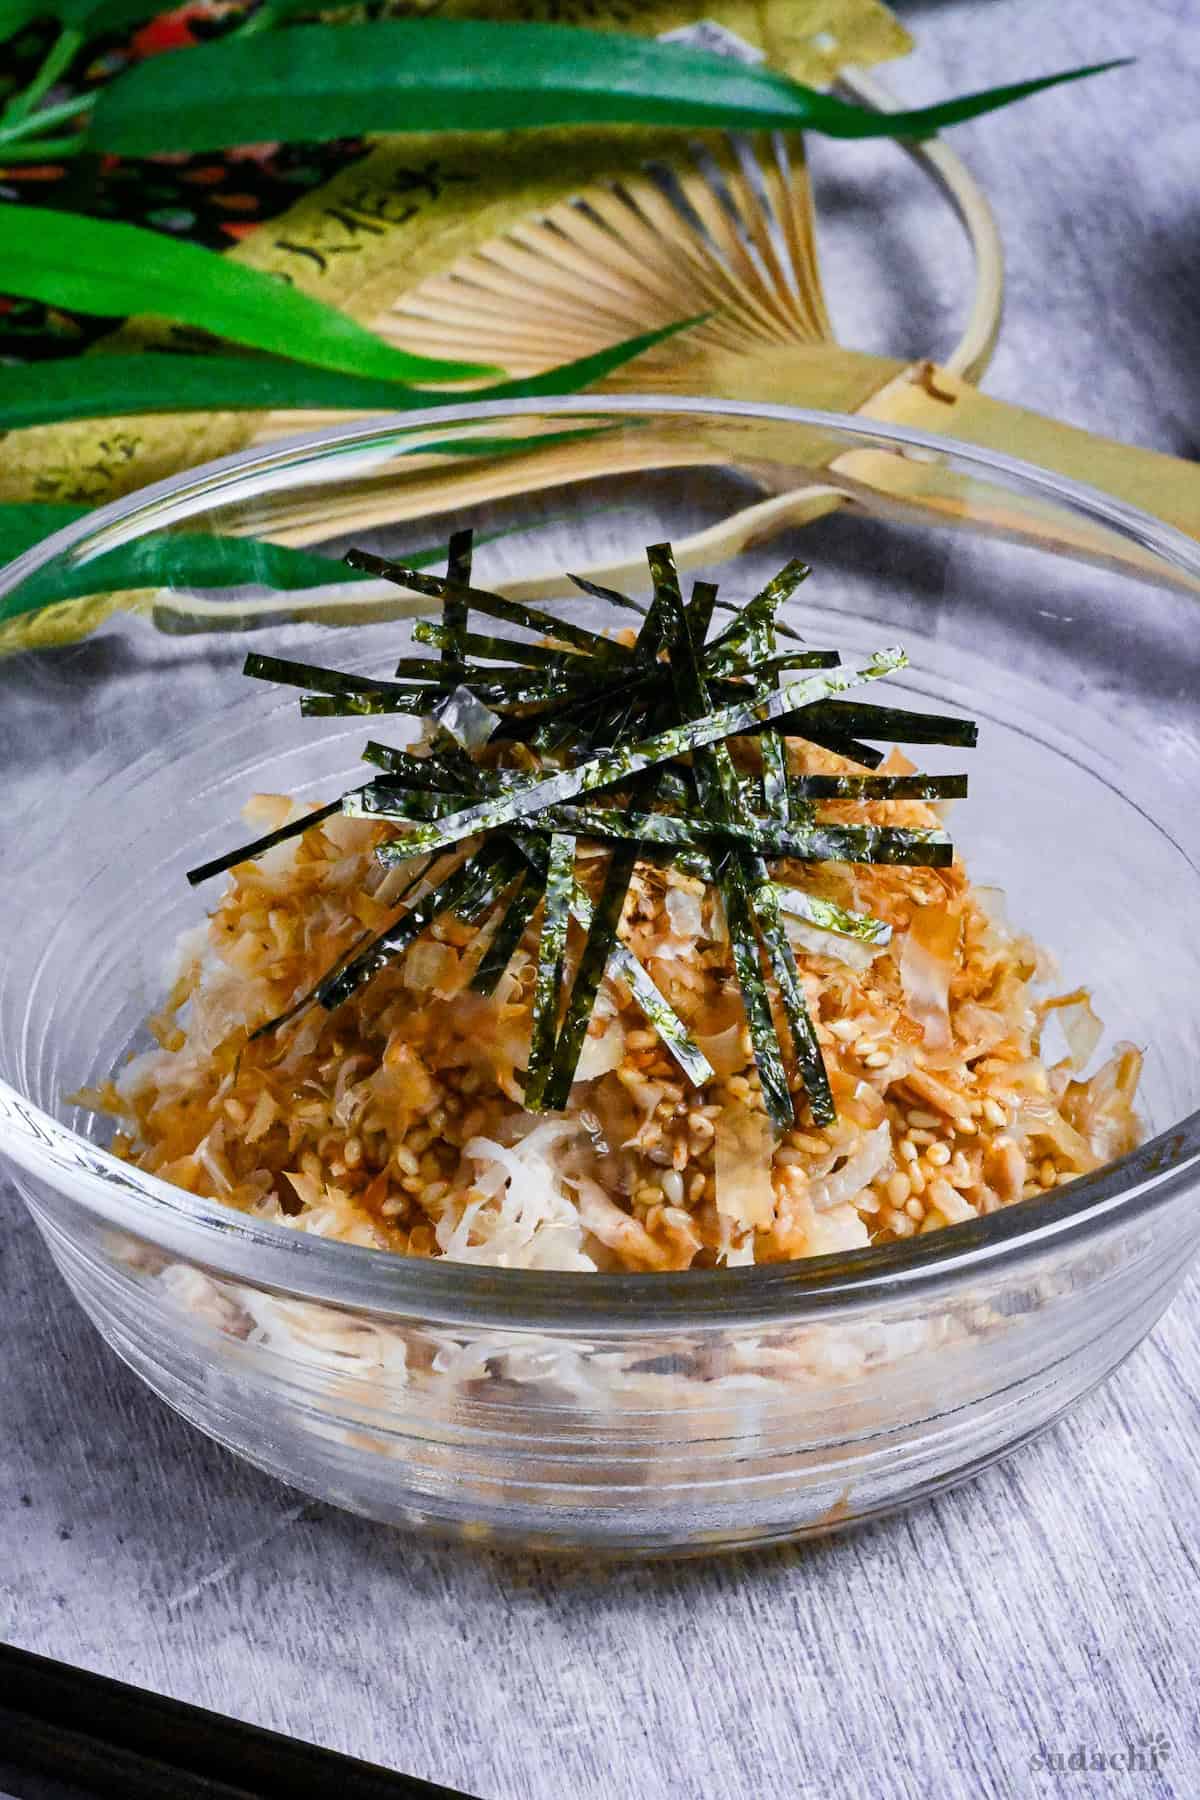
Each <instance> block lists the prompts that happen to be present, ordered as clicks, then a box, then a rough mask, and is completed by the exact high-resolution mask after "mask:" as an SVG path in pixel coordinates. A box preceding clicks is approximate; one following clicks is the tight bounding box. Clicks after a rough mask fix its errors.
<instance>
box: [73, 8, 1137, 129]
mask: <svg viewBox="0 0 1200 1800" xmlns="http://www.w3.org/2000/svg"><path fill="white" fill-rule="evenodd" d="M1113 66H1114V65H1113V64H1112V63H1103V64H1097V65H1095V66H1094V67H1092V68H1086V69H1072V70H1069V71H1067V72H1065V73H1063V74H1057V75H1050V76H1044V77H1042V78H1040V79H1038V80H1034V81H1024V82H1018V83H1015V84H1013V85H1011V86H1007V87H1002V88H995V89H991V90H989V91H987V92H984V93H978V94H970V95H966V96H964V97H963V98H961V99H958V100H952V101H948V102H945V103H944V104H942V105H940V106H930V107H923V108H920V109H918V110H917V111H914V112H895V113H892V112H888V113H879V112H873V111H870V110H868V109H866V108H863V107H860V106H854V105H851V104H850V103H849V102H847V101H843V100H838V99H835V98H834V97H833V96H832V95H830V94H822V93H819V92H817V91H816V90H815V89H813V88H808V87H804V86H802V85H801V84H800V83H799V82H795V81H792V80H790V79H789V78H788V77H787V76H786V75H782V74H780V73H778V72H777V71H775V70H772V69H767V68H755V67H746V66H744V65H742V64H739V63H734V62H730V61H727V60H726V59H725V58H723V57H719V56H713V55H711V54H709V53H708V52H705V51H700V50H690V49H684V48H681V47H680V46H678V45H675V44H661V43H657V42H655V41H653V40H649V39H646V38H638V37H626V36H622V35H618V34H615V33H608V32H605V33H599V32H589V31H583V30H579V29H577V28H574V27H570V26H561V25H540V24H538V25H530V24H516V23H495V22H490V21H480V20H472V19H437V18H425V19H420V20H413V19H408V20H391V19H389V20H382V21H375V22H371V23H368V24H362V25H355V26H353V27H352V28H346V27H342V26H329V25H300V26H296V27H294V28H292V29H290V30H287V31H281V32H273V33H266V34H264V35H262V36H251V37H243V38H236V37H233V38H226V39H225V40H224V41H222V42H219V43H211V44H202V45H200V46H198V47H197V48H196V49H194V50H188V51H187V52H186V53H185V54H183V55H179V56H163V57H154V58H152V59H150V60H148V61H146V62H143V63H141V64H140V65H138V66H137V67H136V68H133V69H130V70H129V71H128V72H127V73H126V74H124V75H121V76H119V77H118V78H117V80H116V81H114V82H113V83H112V84H111V85H110V86H109V87H107V88H105V89H104V91H103V92H102V93H101V95H100V97H99V99H98V101H97V103H96V110H95V113H94V115H93V120H92V125H91V129H90V140H91V142H92V144H93V146H94V147H95V148H96V149H98V150H104V151H113V152H116V153H117V154H118V155H122V156H148V155H153V154H155V153H156V152H160V151H173V150H217V149H220V148H222V147H224V146H228V145H233V144H243V143H251V142H261V141H262V140H263V139H267V138H283V139H291V140H294V139H296V138H298V137H303V138H304V139H306V140H316V139H325V138H337V137H343V136H355V135H358V134H359V133H362V132H372V131H379V132H409V131H421V132H429V131H444V130H447V129H449V128H453V129H454V130H455V131H502V130H513V129H522V128H527V127H529V126H535V125H597V124H600V125H617V124H640V125H668V126H670V125H676V126H688V127H693V128H697V127H704V126H709V127H721V128H734V129H739V130H758V129H785V130H786V129H791V130H800V129H805V130H813V131H821V132H825V133H827V134H829V135H830V136H834V137H928V136H929V135H930V134H931V133H933V132H936V131H939V130H940V129H941V128H942V127H943V126H946V125H954V124H957V123H958V122H959V121H961V120H963V119H970V118H973V117H975V116H976V114H978V113H984V112H990V111H991V110H993V109H994V108H995V107H999V106H1007V105H1009V104H1010V103H1011V102H1012V101H1014V100H1020V99H1022V98H1024V97H1025V96H1026V95H1028V94H1034V93H1037V92H1038V91H1039V90H1040V89H1041V88H1046V87H1051V86H1053V85H1054V84H1055V83H1056V82H1060V81H1070V80H1077V79H1079V78H1080V77H1082V76H1085V75H1091V74H1096V73H1099V72H1100V70H1102V69H1105V68H1111V67H1113Z"/></svg>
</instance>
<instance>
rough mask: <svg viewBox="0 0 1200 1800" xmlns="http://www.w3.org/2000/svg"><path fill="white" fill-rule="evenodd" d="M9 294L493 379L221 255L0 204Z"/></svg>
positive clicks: (368, 363) (406, 371)
mask: <svg viewBox="0 0 1200 1800" xmlns="http://www.w3.org/2000/svg"><path fill="white" fill-rule="evenodd" d="M347 35H349V34H347ZM190 54H191V52H188V53H186V54H181V56H180V58H179V60H180V61H184V62H186V60H187V56H188V55H190ZM166 60H167V61H168V62H169V61H171V60H172V59H171V58H170V57H168V58H167V59H166ZM0 292H3V293H7V294H19V295H20V296H21V297H22V298H23V299H31V300H41V301H44V302H45V303H46V304H48V305H50V306H67V307H74V308H77V309H78V310H79V311H80V312H88V313H101V314H108V315H110V316H112V317H121V318H123V317H126V316H128V315H129V314H131V313H158V314H162V315H163V316H164V317H166V318H169V319H177V320H179V321H180V322H181V323H183V324H185V325H192V326H196V327H198V328H199V329H201V330H203V331H210V332H212V333H213V334H214V335H215V336H217V337H221V338H228V339H230V340H231V341H232V342H234V343H238V344H247V345H249V346H251V347H252V348H253V349H256V350H267V351H270V352H271V353H273V354H276V355H281V356H288V357H292V358H294V359H295V360H296V361H298V362H304V363H315V364H317V365H318V366H319V367H321V368H326V369H341V370H344V371H346V372H347V373H350V374H355V375H372V376H375V377H377V378H379V379H381V380H382V379H389V380H394V381H414V380H419V379H423V380H431V379H432V380H437V379H441V380H445V381H453V380H457V379H458V378H460V377H462V376H467V375H480V374H491V373H494V371H493V370H489V369H485V368H481V367H479V366H478V365H474V364H467V363H450V362H439V361H437V360H436V359H434V358H431V357H427V356H410V355H409V354H408V353H407V352H406V351H403V350H393V349H390V348H389V347H388V346H387V345H386V344H385V343H383V342H382V340H381V339H379V338H377V337H375V336H374V335H373V333H371V332H369V331H367V330H366V329H365V328H364V327H363V326H361V325H358V324H356V323H355V322H354V320H353V319H350V318H347V317H346V315H345V314H344V313H339V312H335V311H334V309H333V308H332V307H329V306H325V305H323V304H322V302H321V301H319V300H313V299H311V298H310V297H309V295H307V294H302V293H301V292H300V291H299V289H297V288H293V287H289V286H288V285H287V284H286V283H285V282H283V281H280V280H278V279H276V278H275V277H274V276H271V275H264V274H261V273H260V272H259V271H258V270H257V269H248V268H244V267H243V266H242V265H241V264H240V263H235V262H230V261H229V260H228V258H226V257H223V256H218V255H217V254H216V252H215V251H212V250H203V249H201V248H200V247H199V246H198V245H196V244H187V243H183V242H181V241H180V240H178V239H175V238H169V237H164V236H163V234H162V233H161V232H157V231H143V230H141V229H140V228H139V227H138V226H136V225H125V224H120V223H118V222H115V221H113V220H107V219H87V218H83V217H81V216H80V215H79V214H76V213H67V212H58V211H56V210H54V209H53V208H51V207H41V206H38V207H33V206H3V207H0ZM74 366H75V365H72V367H74Z"/></svg>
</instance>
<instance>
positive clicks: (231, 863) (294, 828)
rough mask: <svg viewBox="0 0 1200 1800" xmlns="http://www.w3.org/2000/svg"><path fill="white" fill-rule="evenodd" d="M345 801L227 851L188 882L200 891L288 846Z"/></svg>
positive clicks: (189, 876)
mask: <svg viewBox="0 0 1200 1800" xmlns="http://www.w3.org/2000/svg"><path fill="white" fill-rule="evenodd" d="M344 798H345V796H344V795H342V796H340V797H339V798H338V799H337V800H331V801H330V803H329V805H328V806H319V807H317V809H316V811H315V812H310V813H303V814H302V815H301V817H300V818H298V819H292V820H290V821H289V823H288V824H286V825H280V826H279V828H278V830H276V831H268V832H267V833H266V834H265V835H264V836H263V837H260V838H254V839H253V841H252V842H251V843H249V844H240V845H239V846H238V848H237V849H236V850H227V851H226V852H225V853H224V855H223V856H214V857H213V859H212V861H211V862H206V863H201V864H200V865H199V866H198V867H197V868H195V869H189V870H188V872H187V879H188V881H189V882H190V883H191V885H192V886H193V887H198V886H199V885H200V883H201V882H202V881H208V880H210V879H211V877H212V876H214V875H223V874H224V873H225V871H226V869H235V868H236V867H237V865H238V864H239V863H244V862H253V861H254V860H255V858H256V857H259V856H262V855H263V854H264V852H265V851H267V850H271V849H273V848H274V846H275V845H276V844H286V843H287V841H288V839H289V838H294V837H302V836H303V835H304V833H305V832H306V831H307V830H308V828H309V826H310V825H319V824H320V823H321V820H322V819H330V818H332V817H333V815H334V813H339V812H341V810H342V800H343V799H344Z"/></svg>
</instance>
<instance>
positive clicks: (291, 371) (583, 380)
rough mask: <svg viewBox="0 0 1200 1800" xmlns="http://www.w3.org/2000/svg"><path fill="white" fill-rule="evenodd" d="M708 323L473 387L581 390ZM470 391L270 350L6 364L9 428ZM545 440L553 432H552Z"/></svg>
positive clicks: (0, 399)
mask: <svg viewBox="0 0 1200 1800" xmlns="http://www.w3.org/2000/svg"><path fill="white" fill-rule="evenodd" d="M697 323H699V321H698V320H697V319H683V320H681V321H680V322H679V323H678V324H675V325H665V326H662V327H660V329H658V330H657V331H643V332H639V333H638V335H637V336H636V337H631V338H625V339H623V340H622V342H621V343H619V344H612V345H610V346H609V347H608V348H607V349H604V350H596V351H593V352H592V354H591V355H589V356H581V357H577V358H576V359H575V360H574V361H572V362H568V363H561V364H560V365H559V366H558V367H557V368H555V369H548V370H547V371H546V373H545V374H544V375H531V376H527V377H525V378H524V379H523V380H520V381H501V382H497V383H496V384H495V385H494V386H491V387H486V388H473V389H472V390H471V393H470V395H469V398H470V399H472V400H536V399H540V398H544V397H545V396H547V395H550V394H574V393H578V392H579V391H580V390H581V389H583V388H586V387H590V386H591V385H592V383H593V382H596V381H603V380H604V378H605V377H606V376H608V375H611V374H612V373H613V372H614V370H616V369H619V368H622V367H623V366H624V364H626V363H628V362H632V361H633V359H634V358H635V357H638V356H641V355H642V353H643V352H644V351H646V350H652V349H653V348H654V346H655V345H656V344H661V343H664V342H665V341H666V339H667V338H670V337H674V336H675V334H676V333H677V332H680V331H686V330H687V329H688V328H689V327H690V326H692V325H695V324H697ZM464 397H466V396H464V395H463V394H462V393H456V394H450V393H439V392H437V391H435V390H432V389H429V388H414V387H411V386H409V385H408V384H407V383H405V382H399V381H377V380H371V379H368V378H365V377H362V376H357V375H343V374H340V373H338V372H337V371H336V370H333V369H316V368H313V367H311V366H310V365H309V364H307V363H299V362H288V361H285V360H284V359H283V358H282V357H275V356H271V357H267V356H182V355H181V356H176V355H174V354H173V353H169V352H159V351H140V352H138V354H137V355H134V356H124V355H112V356H109V355H107V354H105V355H100V356H79V357H74V356H73V357H64V358H63V359H62V361H60V362H49V363H39V364H37V365H36V366H33V367H29V368H19V369H18V368H12V369H0V430H5V431H19V430H22V429H23V428H25V427H26V426H30V425H55V424H59V423H61V422H62V421H63V420H65V419H107V418H116V417H120V416H122V415H131V414H136V413H173V412H199V411H204V410H206V409H214V410H216V411H220V412H225V411H229V412H263V411H267V412H279V411H287V410H291V409H301V410H304V411H319V410H320V409H321V408H323V407H328V408H329V409H331V410H333V411H345V412H409V411H417V410H419V409H420V408H421V407H427V406H448V405H452V404H457V403H458V402H460V401H461V400H463V399H464ZM543 441H544V440H543Z"/></svg>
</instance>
